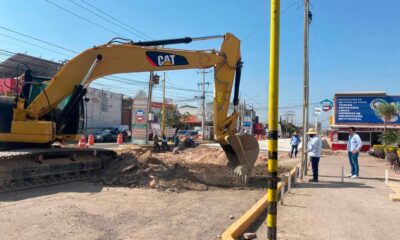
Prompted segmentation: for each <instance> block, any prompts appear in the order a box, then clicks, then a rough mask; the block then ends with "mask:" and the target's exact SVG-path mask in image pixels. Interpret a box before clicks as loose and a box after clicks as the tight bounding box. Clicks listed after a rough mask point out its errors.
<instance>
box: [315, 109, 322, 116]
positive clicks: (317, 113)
mask: <svg viewBox="0 0 400 240" xmlns="http://www.w3.org/2000/svg"><path fill="white" fill-rule="evenodd" d="M321 112H322V108H317V107H316V108H314V114H316V115H320V114H321Z"/></svg>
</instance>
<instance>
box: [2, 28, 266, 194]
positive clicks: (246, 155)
mask: <svg viewBox="0 0 400 240" xmlns="http://www.w3.org/2000/svg"><path fill="white" fill-rule="evenodd" d="M216 38H222V39H223V42H222V45H221V48H220V50H201V51H191V50H178V49H170V48H165V47H164V46H167V45H171V44H182V43H190V42H192V41H197V40H208V39H216ZM160 46H163V47H160ZM27 65H28V66H27V68H28V70H27V71H25V76H24V77H25V81H24V82H25V83H24V85H23V88H22V92H21V93H20V94H18V95H16V96H11V97H10V96H1V97H0V148H2V149H3V150H5V151H1V152H0V191H7V190H9V189H11V190H12V189H19V188H24V187H29V186H30V185H40V184H51V183H52V182H54V181H55V182H62V181H69V180H70V179H71V178H78V179H79V178H82V177H85V176H88V175H90V174H91V173H93V172H96V171H98V170H101V168H102V167H103V166H104V164H106V162H107V161H108V160H110V159H111V158H113V157H114V154H115V153H114V152H113V151H110V150H104V149H77V148H51V147H50V146H51V145H52V144H53V143H54V142H56V141H59V142H63V141H76V140H77V139H78V138H79V136H80V135H81V131H82V125H83V124H82V119H83V118H82V116H83V115H82V114H83V109H84V108H83V101H88V100H89V99H87V98H86V97H85V94H86V91H87V87H88V86H89V84H90V83H91V82H92V81H94V80H96V79H98V78H101V77H104V76H107V75H111V74H119V73H132V72H147V71H169V70H181V69H205V68H211V67H213V68H214V83H215V88H214V109H213V110H214V119H213V124H214V138H215V140H216V141H217V142H218V143H220V145H221V146H222V148H223V149H224V151H225V153H226V155H227V157H228V159H229V164H228V165H229V166H230V167H231V168H232V169H234V173H235V174H236V175H237V176H239V177H240V178H241V180H242V181H246V180H247V177H248V176H249V175H250V173H251V170H252V168H253V166H254V164H255V161H256V159H257V157H258V153H259V146H258V141H257V140H256V139H255V138H254V137H253V136H251V135H248V134H244V135H239V134H237V133H236V130H235V129H236V126H237V120H238V117H239V113H238V111H237V110H238V103H239V98H238V96H239V84H240V76H241V69H242V61H241V54H240V40H239V39H238V38H236V37H235V36H234V35H233V34H231V33H226V34H225V35H221V36H210V37H201V38H189V37H185V38H177V39H167V40H156V41H145V42H133V41H131V40H128V39H122V38H114V39H113V40H111V41H110V42H108V43H106V44H104V45H101V46H95V47H93V48H90V49H87V50H86V51H84V52H82V53H80V54H79V55H77V56H76V57H74V58H73V59H71V60H70V61H68V62H67V63H66V64H65V65H64V66H62V68H61V69H60V70H59V71H58V72H57V74H56V75H55V76H54V77H53V78H51V79H49V80H48V81H39V79H40V77H38V76H36V75H35V74H34V73H33V72H32V71H29V63H28V64H27ZM233 86H234V95H233V106H234V111H233V113H232V114H231V115H229V116H228V109H229V104H230V99H231V92H232V89H233ZM35 92H36V94H34V93H35Z"/></svg>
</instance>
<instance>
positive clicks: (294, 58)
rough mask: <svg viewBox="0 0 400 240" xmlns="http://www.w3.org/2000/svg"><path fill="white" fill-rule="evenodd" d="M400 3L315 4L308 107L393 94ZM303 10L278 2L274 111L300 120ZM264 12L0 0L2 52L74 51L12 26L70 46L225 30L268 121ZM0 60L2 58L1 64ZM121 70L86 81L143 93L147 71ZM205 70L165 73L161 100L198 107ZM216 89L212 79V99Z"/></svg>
mask: <svg viewBox="0 0 400 240" xmlns="http://www.w3.org/2000/svg"><path fill="white" fill-rule="evenodd" d="M55 5H58V7H57V6H55ZM82 6H83V7H82ZM93 7H95V8H93ZM85 8H86V9H85ZM96 8H97V9H99V10H100V11H102V12H100V11H98V10H97V9H96ZM87 9H89V10H90V11H91V12H89V11H87ZM398 9H400V1H398V0H385V1H372V0H370V1H365V0H351V1H348V0H335V1H331V0H319V1H317V0H314V1H311V9H310V10H311V11H312V14H313V21H312V23H311V25H310V36H309V37H310V47H309V48H310V103H312V104H311V109H312V108H313V107H314V106H316V105H317V103H318V102H320V101H321V100H323V99H325V98H328V99H333V96H334V94H335V93H336V92H353V91H384V92H386V93H388V94H393V95H399V90H400V87H399V84H398V82H399V78H400V68H399V66H400V18H398ZM93 13H94V14H93ZM104 13H105V14H107V15H104ZM96 14H97V15H96ZM99 16H100V17H99ZM110 16H111V17H110ZM303 17H304V5H303V0H282V1H281V38H280V90H279V106H280V114H283V113H284V112H285V111H294V112H295V114H296V116H295V123H297V124H301V117H302V116H301V115H302V113H301V108H302V107H301V105H302V99H303V97H302V96H303V37H304V36H303ZM269 18H270V1H265V0H264V1H262V0H246V1H238V0H235V1H232V0H219V1H215V0H214V1H209V0H202V1H200V0H187V1H181V0H158V1H150V0H148V1H139V0H114V1H109V0H97V1H94V0H1V1H0V49H1V50H7V51H11V52H22V53H27V54H30V55H33V56H40V57H42V58H45V59H51V60H55V61H59V60H64V59H71V58H73V57H74V55H76V53H73V52H71V51H68V50H65V49H62V48H60V47H55V46H52V45H48V44H45V43H43V42H39V41H36V40H33V39H30V38H27V37H25V36H22V35H20V34H16V33H13V32H10V31H9V30H12V31H16V32H19V33H23V34H26V35H28V36H32V37H35V38H37V39H40V40H44V41H46V42H49V43H52V44H55V45H58V46H61V47H63V48H66V49H69V50H72V51H74V52H81V51H84V50H85V49H87V48H90V47H92V46H94V45H100V44H103V43H106V42H108V41H109V40H110V39H112V38H113V37H116V36H122V37H126V38H130V39H132V40H134V41H138V40H142V41H143V40H146V39H147V40H148V39H168V38H178V37H186V36H190V37H200V36H210V35H219V34H224V33H226V32H231V33H233V34H235V35H236V36H237V37H238V38H239V39H240V40H241V51H242V58H243V62H244V68H243V71H242V82H241V100H242V101H243V100H246V104H249V105H252V106H253V107H254V108H255V110H256V111H257V115H259V117H260V119H261V120H262V121H266V119H267V103H268V101H267V98H268V91H267V88H268V81H269ZM106 19H108V21H107V20H106ZM111 22H114V23H116V24H117V25H119V26H116V25H115V24H112V23H111ZM123 24H124V25H123ZM4 28H6V29H9V30H6V29H4ZM220 44H221V40H212V41H202V42H195V43H192V44H189V45H183V44H179V45H174V46H172V47H173V48H179V49H194V50H198V49H218V48H219V46H220ZM6 58H7V56H4V55H0V61H3V60H5V59H6ZM158 74H159V75H163V73H162V72H159V73H158ZM118 77H119V78H118V79H120V77H122V78H123V80H116V79H112V80H110V79H100V80H98V81H96V82H95V83H94V84H93V85H92V86H93V87H96V88H99V89H107V90H111V91H114V92H120V93H123V94H125V95H130V96H134V95H135V94H136V93H137V91H139V90H145V91H147V87H146V81H147V79H148V73H136V74H124V75H123V76H118ZM201 77H202V76H201V74H199V73H198V71H197V70H185V71H175V72H172V71H170V72H166V82H167V92H166V94H167V98H173V99H174V100H175V102H176V103H178V104H180V105H183V104H191V105H197V104H198V100H196V99H195V97H196V96H200V92H198V91H197V90H199V86H198V83H199V82H200V81H201ZM206 80H207V81H208V82H210V83H213V75H212V74H207V75H206ZM130 81H132V83H130ZM193 90H196V91H193ZM212 92H213V87H212V84H211V85H210V86H209V87H208V93H207V100H209V101H212ZM161 96H162V91H161V87H160V86H157V87H155V90H154V99H155V100H161ZM311 118H312V115H311ZM321 119H322V121H323V123H325V124H327V123H328V119H329V113H324V114H323V115H322V116H321Z"/></svg>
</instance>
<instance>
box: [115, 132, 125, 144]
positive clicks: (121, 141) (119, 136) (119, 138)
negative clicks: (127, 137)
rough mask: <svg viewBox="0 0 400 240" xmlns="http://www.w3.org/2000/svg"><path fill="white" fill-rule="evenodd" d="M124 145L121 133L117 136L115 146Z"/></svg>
mask: <svg viewBox="0 0 400 240" xmlns="http://www.w3.org/2000/svg"><path fill="white" fill-rule="evenodd" d="M123 143H124V139H123V137H122V133H119V134H118V138H117V144H123Z"/></svg>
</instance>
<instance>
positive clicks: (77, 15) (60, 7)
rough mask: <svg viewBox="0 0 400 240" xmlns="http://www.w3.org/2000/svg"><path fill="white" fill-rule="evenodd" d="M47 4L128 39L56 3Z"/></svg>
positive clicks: (47, 0)
mask: <svg viewBox="0 0 400 240" xmlns="http://www.w3.org/2000/svg"><path fill="white" fill-rule="evenodd" d="M46 2H48V3H50V4H51V5H53V6H55V7H57V8H59V9H61V10H63V11H65V12H67V13H69V14H72V15H74V16H75V17H78V18H80V19H82V20H85V21H86V22H89V23H91V24H93V25H95V26H97V27H99V28H101V29H103V30H105V31H108V32H111V33H113V34H116V35H117V36H120V37H124V38H126V37H125V36H123V35H122V34H119V33H117V32H115V31H113V30H111V29H109V28H107V27H104V26H102V25H100V24H98V23H96V22H93V21H92V20H90V19H88V18H85V17H82V16H81V15H79V14H76V13H74V12H73V11H71V10H68V9H67V8H64V7H62V6H60V5H58V4H56V3H53V2H51V1H50V0H46Z"/></svg>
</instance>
